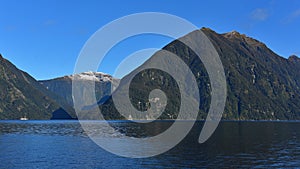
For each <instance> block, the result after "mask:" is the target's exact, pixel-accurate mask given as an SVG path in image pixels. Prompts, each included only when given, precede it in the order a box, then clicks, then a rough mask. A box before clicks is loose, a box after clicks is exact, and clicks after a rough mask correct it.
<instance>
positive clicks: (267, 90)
mask: <svg viewBox="0 0 300 169" xmlns="http://www.w3.org/2000/svg"><path fill="white" fill-rule="evenodd" d="M201 31H202V32H203V33H204V34H205V35H206V36H207V37H208V38H209V39H210V41H211V42H212V44H213V45H214V47H215V48H216V50H217V52H218V54H219V56H220V59H221V61H222V64H223V66H224V72H225V75H226V81H227V100H226V106H225V111H224V114H223V119H230V120H278V119H279V120H299V119H300V104H299V103H300V59H299V58H298V57H297V56H291V57H289V58H288V59H286V58H283V57H281V56H279V55H277V54H276V53H274V52H273V51H272V50H271V49H269V48H268V47H267V46H266V45H265V44H264V43H262V42H260V41H258V40H256V39H253V38H251V37H248V36H246V35H244V34H240V33H239V32H237V31H232V32H229V33H224V34H219V33H216V32H215V31H213V30H211V29H209V28H202V29H201ZM186 36H189V34H188V35H186ZM163 49H164V50H168V51H170V52H172V53H174V54H176V55H177V56H179V57H180V58H181V59H182V60H183V61H184V62H185V63H186V64H187V65H188V66H189V68H190V69H191V71H192V72H193V74H194V75H195V77H196V80H197V84H198V88H199V95H200V100H198V101H200V110H199V116H198V119H205V117H206V116H207V112H208V109H209V105H210V99H211V98H210V92H211V89H210V81H209V76H208V74H207V72H206V69H205V68H204V65H203V63H202V62H201V60H200V59H199V58H198V57H197V55H196V54H195V53H194V52H193V51H192V50H191V49H190V48H189V47H187V46H186V45H185V44H183V43H182V42H180V41H178V40H175V41H173V42H171V43H170V44H168V45H166V46H165V47H164V48H163ZM153 57H154V56H152V57H151V58H150V59H149V60H148V61H146V62H145V63H144V64H143V65H141V67H143V66H144V65H145V64H147V63H148V62H151V59H152V58H153ZM160 57H164V56H160ZM175 66H176V65H175ZM179 71H180V70H179ZM133 72H135V71H133ZM131 74H132V73H131ZM128 77H130V74H129V75H128V76H125V77H124V78H123V79H121V82H120V84H126V83H129V80H128ZM119 88H122V85H120V86H119ZM155 88H158V89H161V90H163V91H164V92H165V94H166V95H167V97H168V104H167V106H166V109H165V111H164V113H163V114H162V115H161V116H160V117H159V118H161V119H169V118H176V116H177V114H176V113H178V110H179V108H180V99H181V98H180V92H179V90H178V86H177V84H176V81H174V79H172V77H170V75H168V74H167V73H165V72H162V71H158V70H154V69H148V70H144V71H142V72H140V73H138V74H137V75H136V76H135V77H134V78H133V80H132V81H131V83H130V91H129V95H130V101H131V104H132V105H133V106H134V107H135V108H136V109H139V110H141V111H145V110H147V109H148V108H149V105H150V104H151V103H150V102H149V100H148V96H149V93H150V91H151V90H153V89H155ZM186 90H189V89H186ZM116 91H118V89H117V90H116ZM99 107H100V109H101V110H102V113H103V114H104V117H105V118H107V119H112V118H120V119H123V118H124V117H123V116H122V115H120V114H119V113H118V111H117V109H116V108H115V105H114V102H113V100H112V98H110V99H108V100H107V101H106V102H105V103H104V104H102V105H100V106H99ZM92 111H95V110H93V109H91V110H90V112H92Z"/></svg>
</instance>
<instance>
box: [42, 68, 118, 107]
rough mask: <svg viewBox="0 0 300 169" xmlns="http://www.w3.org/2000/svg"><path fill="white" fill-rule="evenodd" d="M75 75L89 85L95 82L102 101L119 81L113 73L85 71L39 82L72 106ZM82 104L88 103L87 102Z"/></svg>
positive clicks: (86, 99) (96, 92)
mask: <svg viewBox="0 0 300 169" xmlns="http://www.w3.org/2000/svg"><path fill="white" fill-rule="evenodd" d="M75 77H76V79H77V80H80V81H83V82H84V83H87V85H88V84H92V83H95V95H96V98H97V100H99V101H101V102H104V101H105V98H108V96H110V95H111V87H112V85H113V84H117V83H119V79H116V78H113V77H112V76H111V75H109V74H106V73H102V72H83V73H80V74H75V75H69V76H64V77H59V78H55V79H50V80H42V81H39V82H40V84H42V85H44V86H45V87H46V88H47V89H48V90H49V91H51V92H53V93H55V94H57V95H59V96H60V97H62V98H63V99H65V100H66V101H67V103H68V104H69V105H70V106H73V98H72V80H73V79H74V78H75ZM82 92H86V91H82ZM83 100H85V101H86V102H87V103H88V102H89V100H90V98H88V97H86V98H84V99H83ZM82 104H83V105H86V104H85V103H82Z"/></svg>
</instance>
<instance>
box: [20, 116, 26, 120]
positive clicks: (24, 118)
mask: <svg viewBox="0 0 300 169" xmlns="http://www.w3.org/2000/svg"><path fill="white" fill-rule="evenodd" d="M20 120H28V118H27V117H26V116H24V117H21V118H20Z"/></svg>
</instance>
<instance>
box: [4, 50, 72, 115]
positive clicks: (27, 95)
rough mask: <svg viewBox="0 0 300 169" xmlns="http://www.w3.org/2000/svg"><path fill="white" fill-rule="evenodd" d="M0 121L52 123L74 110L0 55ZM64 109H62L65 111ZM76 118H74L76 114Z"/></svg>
mask: <svg viewBox="0 0 300 169" xmlns="http://www.w3.org/2000/svg"><path fill="white" fill-rule="evenodd" d="M0 91H1V92H0V119H20V118H21V117H24V116H26V117H27V118H29V119H50V118H51V117H52V112H55V111H56V112H57V113H58V114H57V115H58V116H56V117H57V118H61V115H62V117H68V116H66V112H65V111H64V110H67V111H68V112H70V114H72V113H74V111H73V109H72V108H71V107H69V106H68V105H66V104H64V101H63V100H62V99H59V97H57V96H56V95H54V94H53V93H51V92H49V91H48V90H47V89H45V88H44V86H42V85H40V84H39V83H38V82H37V81H36V80H35V79H34V78H32V77H31V76H30V75H29V74H27V73H25V72H23V71H21V70H19V69H18V68H16V67H15V66H14V65H13V64H11V63H10V62H9V61H7V60H6V59H4V58H3V57H2V56H1V55H0ZM62 107H63V108H62ZM73 115H74V114H73Z"/></svg>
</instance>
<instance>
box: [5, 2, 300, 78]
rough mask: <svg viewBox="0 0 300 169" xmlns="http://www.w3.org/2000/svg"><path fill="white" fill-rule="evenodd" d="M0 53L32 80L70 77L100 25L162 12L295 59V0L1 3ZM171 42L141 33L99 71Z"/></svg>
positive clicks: (299, 14)
mask: <svg viewBox="0 0 300 169" xmlns="http://www.w3.org/2000/svg"><path fill="white" fill-rule="evenodd" d="M0 4H1V15H0V53H1V54H2V55H3V57H5V58H7V59H8V60H10V61H11V62H12V63H14V64H15V65H16V66H17V67H18V68H20V69H22V70H24V71H26V72H28V73H29V74H31V75H32V76H33V77H35V78H36V79H39V80H40V79H49V78H54V77H59V76H63V75H68V74H72V73H73V70H74V65H75V63H76V59H77V56H78V54H79V52H80V50H81V48H82V47H83V45H84V43H85V42H86V41H87V40H88V38H89V37H90V36H91V35H92V34H93V33H94V32H96V31H97V30H98V29H99V28H101V27H102V26H104V25H105V24H107V23H109V22H111V21H113V20H115V19H117V18H119V17H122V16H125V15H129V14H133V13H137V12H165V13H170V14H173V15H177V16H179V17H182V18H185V19H187V20H188V21H190V22H192V23H193V24H195V25H196V26H197V27H199V28H201V27H210V28H211V29H213V30H215V31H216V32H219V33H224V32H229V31H232V30H237V31H239V32H241V33H244V34H246V35H248V36H250V37H254V38H256V39H258V40H260V41H262V42H264V43H266V44H267V46H268V47H270V48H271V49H272V50H273V51H274V52H276V53H278V54H279V55H281V56H283V57H288V56H290V55H291V54H296V55H300V31H299V27H300V1H299V0H297V1H296V0H290V1H284V0H282V1H276V0H267V1H264V0H257V1H245V2H242V1H238V0H237V1H213V0H212V1H205V2H204V1H198V0H194V1H188V0H185V1H179V0H176V1H174V0H173V1H172V0H148V1H146V0H144V1H142V0H127V1H126V0H118V1H117V0H107V1H104V0H103V1H96V0H95V1H91V0H87V1H78V0H63V1H60V0H31V1H29V0H22V1H20V0H6V1H4V0H0ZM169 41H171V39H169V38H166V37H161V36H154V35H145V36H140V37H133V38H130V39H127V40H125V41H124V42H122V43H120V44H118V45H117V46H116V47H114V48H113V49H112V50H111V52H110V53H109V54H108V55H107V57H105V60H104V62H103V64H102V65H101V66H100V68H99V71H103V72H107V73H110V74H113V73H114V70H115V68H116V67H117V65H118V64H119V63H120V62H121V61H122V60H123V58H125V57H126V56H128V55H130V54H131V53H133V52H134V51H137V50H141V49H144V48H161V47H163V46H164V45H166V44H167V43H168V42H169Z"/></svg>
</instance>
